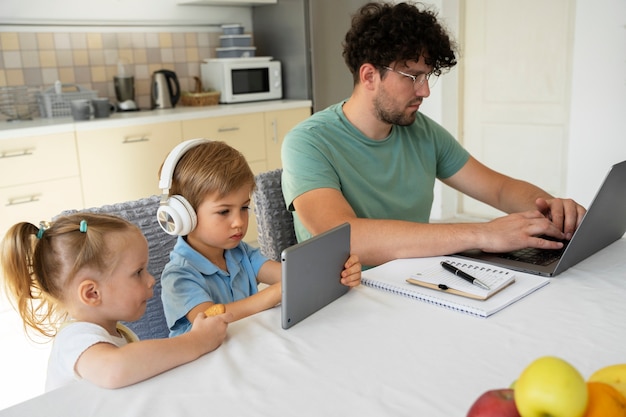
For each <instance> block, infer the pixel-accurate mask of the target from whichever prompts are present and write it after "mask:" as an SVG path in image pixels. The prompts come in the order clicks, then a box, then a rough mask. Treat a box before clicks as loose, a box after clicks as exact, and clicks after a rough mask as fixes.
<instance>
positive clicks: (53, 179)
mask: <svg viewBox="0 0 626 417" xmlns="http://www.w3.org/2000/svg"><path fill="white" fill-rule="evenodd" d="M0 201H1V202H2V205H3V206H4V207H3V216H2V217H3V219H2V225H0V233H1V235H2V236H4V234H5V233H6V231H7V230H8V229H9V227H11V226H12V225H13V224H15V223H17V222H21V221H28V222H31V223H33V224H38V223H39V222H40V221H42V220H50V219H51V218H52V217H54V216H56V215H57V214H59V213H60V212H61V211H63V210H65V209H68V208H74V207H82V205H83V201H82V191H81V183H80V178H79V169H78V159H77V156H76V143H75V139H74V132H73V131H68V132H63V133H56V134H49V135H38V136H31V137H20V138H15V139H5V140H2V141H0Z"/></svg>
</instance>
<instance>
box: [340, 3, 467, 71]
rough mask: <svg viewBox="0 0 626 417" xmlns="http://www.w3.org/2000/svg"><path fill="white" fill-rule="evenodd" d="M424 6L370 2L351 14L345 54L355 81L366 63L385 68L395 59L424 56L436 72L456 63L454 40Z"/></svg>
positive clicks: (403, 60)
mask: <svg viewBox="0 0 626 417" xmlns="http://www.w3.org/2000/svg"><path fill="white" fill-rule="evenodd" d="M421 6H422V7H421V9H420V7H419V6H418V5H417V4H416V5H413V4H408V3H398V4H395V5H394V4H387V3H368V4H366V5H364V6H363V7H361V8H360V9H359V10H358V11H357V12H356V14H354V15H353V16H352V26H351V28H350V30H349V31H348V33H346V37H345V40H344V42H343V57H344V59H345V61H346V64H347V65H348V68H349V69H350V72H352V76H353V78H354V82H355V83H357V82H358V80H359V68H360V67H361V65H363V64H365V63H370V64H372V65H374V66H376V67H378V68H379V69H382V68H383V67H384V66H387V65H389V64H391V63H392V62H395V61H399V62H406V61H411V60H414V61H418V60H419V58H420V56H423V57H424V59H425V62H426V64H427V65H430V66H432V67H433V71H432V72H433V73H434V74H435V75H441V74H442V72H443V71H445V70H448V69H450V68H452V67H453V66H455V65H456V63H457V61H456V55H455V49H456V45H455V44H454V41H453V40H452V39H451V38H450V36H449V35H448V33H447V32H446V30H445V29H444V28H443V27H442V26H441V25H440V24H439V22H438V21H437V15H436V13H435V12H433V11H431V10H427V9H426V8H425V7H423V5H421Z"/></svg>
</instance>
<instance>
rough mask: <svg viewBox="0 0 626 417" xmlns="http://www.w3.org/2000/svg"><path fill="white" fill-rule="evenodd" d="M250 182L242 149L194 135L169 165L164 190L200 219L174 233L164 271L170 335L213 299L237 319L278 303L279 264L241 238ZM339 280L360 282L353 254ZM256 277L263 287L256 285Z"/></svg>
mask: <svg viewBox="0 0 626 417" xmlns="http://www.w3.org/2000/svg"><path fill="white" fill-rule="evenodd" d="M164 166H165V165H164ZM163 168H164V167H162V170H163ZM254 186H255V184H254V174H253V173H252V170H251V169H250V167H249V165H248V163H247V162H246V160H245V158H244V156H243V155H242V154H241V153H240V152H239V151H237V150H236V149H233V148H232V147H230V146H229V145H227V144H226V143H224V142H219V141H209V140H206V141H199V143H198V144H197V145H195V146H193V147H191V148H188V149H187V151H185V152H184V154H183V155H182V156H180V159H178V162H177V163H176V165H175V166H174V167H173V169H172V177H171V186H170V188H169V195H170V196H173V195H176V196H177V198H178V199H180V198H181V197H182V198H183V199H185V200H186V201H187V202H188V203H189V206H190V208H189V209H192V210H193V211H194V212H195V215H196V218H197V224H196V225H195V227H193V228H192V229H191V231H190V232H189V233H187V234H186V235H184V236H179V237H178V240H177V242H176V245H175V247H174V250H173V251H172V253H171V254H170V262H169V263H168V264H167V265H166V266H165V269H164V270H163V274H162V276H161V284H162V294H161V296H162V299H163V307H164V310H165V317H166V319H167V324H168V326H169V328H170V336H175V335H179V334H182V333H185V332H187V331H189V330H190V329H191V323H192V322H193V320H194V318H195V317H196V316H197V315H198V314H199V313H201V312H204V311H205V310H206V309H207V308H209V307H210V306H211V305H213V304H224V305H225V307H226V311H227V312H229V313H231V314H232V315H233V318H234V320H238V319H241V318H244V317H247V316H249V315H252V314H255V313H257V312H259V311H262V310H266V309H268V308H271V307H273V306H275V305H276V304H278V303H279V302H280V299H281V266H280V263H279V262H276V261H273V260H268V259H267V258H265V257H264V256H263V255H262V254H261V252H260V250H259V249H258V248H254V247H251V246H250V245H248V244H247V243H245V242H243V240H242V239H243V238H244V236H245V234H246V232H247V230H248V216H249V206H250V196H251V194H252V191H253V189H254ZM337 279H340V280H341V282H342V283H343V284H344V285H346V286H349V287H354V286H357V285H359V284H360V282H361V264H360V263H359V260H358V258H357V257H356V256H355V255H352V256H350V258H348V260H347V261H346V263H345V269H344V270H343V271H342V273H341V277H337ZM259 283H264V284H267V285H268V286H267V287H266V288H264V289H263V290H261V291H259V290H258V288H257V285H258V284H259Z"/></svg>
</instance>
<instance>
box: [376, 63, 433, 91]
mask: <svg viewBox="0 0 626 417" xmlns="http://www.w3.org/2000/svg"><path fill="white" fill-rule="evenodd" d="M383 68H384V69H386V70H389V71H391V72H395V73H396V74H400V75H402V76H405V77H407V78H410V79H411V80H413V88H415V87H416V86H417V87H421V86H423V85H424V83H425V82H426V81H428V88H433V86H434V85H435V83H436V82H437V80H438V79H439V77H438V76H436V75H435V74H433V73H432V72H430V73H428V74H420V75H411V74H407V73H406V72H402V71H398V70H395V69H393V68H391V67H383Z"/></svg>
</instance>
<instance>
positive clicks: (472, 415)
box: [467, 388, 520, 417]
mask: <svg viewBox="0 0 626 417" xmlns="http://www.w3.org/2000/svg"><path fill="white" fill-rule="evenodd" d="M467 417H520V415H519V413H518V412H517V407H515V400H514V397H513V390H512V389H511V388H500V389H492V390H489V391H486V392H484V393H483V394H482V395H481V396H480V397H478V398H477V399H476V401H475V402H474V404H472V406H471V407H470V409H469V411H468V412H467Z"/></svg>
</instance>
